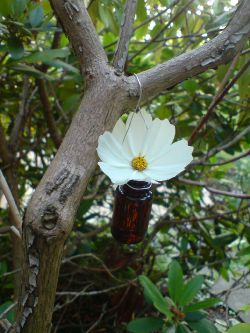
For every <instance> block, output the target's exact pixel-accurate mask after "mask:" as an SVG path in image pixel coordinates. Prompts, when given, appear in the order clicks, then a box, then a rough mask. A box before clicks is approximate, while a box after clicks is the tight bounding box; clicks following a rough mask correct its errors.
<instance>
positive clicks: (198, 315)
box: [185, 311, 207, 323]
mask: <svg viewBox="0 0 250 333" xmlns="http://www.w3.org/2000/svg"><path fill="white" fill-rule="evenodd" d="M206 316H207V314H206V312H204V311H195V312H188V313H187V314H186V317H185V321H186V322H188V323H189V322H193V321H195V322H197V321H199V320H201V319H203V318H205V317H206Z"/></svg>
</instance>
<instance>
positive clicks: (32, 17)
mask: <svg viewBox="0 0 250 333" xmlns="http://www.w3.org/2000/svg"><path fill="white" fill-rule="evenodd" d="M42 21H43V7H42V6H37V7H36V8H35V9H33V10H32V11H31V12H30V13H29V22H30V25H31V26H32V27H38V26H39V25H40V24H41V23H42Z"/></svg>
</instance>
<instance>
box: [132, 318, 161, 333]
mask: <svg viewBox="0 0 250 333" xmlns="http://www.w3.org/2000/svg"><path fill="white" fill-rule="evenodd" d="M163 323H164V321H163V320H162V319H159V318H151V317H148V318H139V319H135V320H132V321H131V322H130V323H129V324H128V325H127V330H128V331H129V332H132V333H151V332H155V330H158V329H160V328H161V327H162V326H163Z"/></svg>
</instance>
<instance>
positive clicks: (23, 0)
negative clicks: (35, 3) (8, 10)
mask: <svg viewBox="0 0 250 333" xmlns="http://www.w3.org/2000/svg"><path fill="white" fill-rule="evenodd" d="M27 2H28V0H14V2H13V5H12V8H13V14H14V16H16V17H18V16H20V15H21V14H22V13H23V12H24V10H25V8H26V5H27Z"/></svg>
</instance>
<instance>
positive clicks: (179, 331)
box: [175, 324, 191, 333]
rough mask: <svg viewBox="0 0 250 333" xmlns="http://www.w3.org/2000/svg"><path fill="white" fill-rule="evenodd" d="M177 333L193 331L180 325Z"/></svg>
mask: <svg viewBox="0 0 250 333" xmlns="http://www.w3.org/2000/svg"><path fill="white" fill-rule="evenodd" d="M175 333H191V331H190V329H189V328H188V327H187V326H185V325H182V324H179V325H178V326H177V328H176V331H175Z"/></svg>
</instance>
